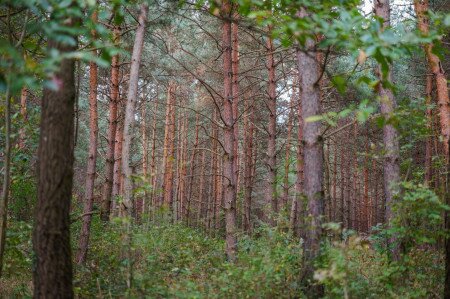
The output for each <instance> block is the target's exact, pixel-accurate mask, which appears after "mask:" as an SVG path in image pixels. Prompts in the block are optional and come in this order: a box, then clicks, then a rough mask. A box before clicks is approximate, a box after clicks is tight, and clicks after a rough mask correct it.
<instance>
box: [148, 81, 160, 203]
mask: <svg viewBox="0 0 450 299" xmlns="http://www.w3.org/2000/svg"><path fill="white" fill-rule="evenodd" d="M158 100H159V86H158V85H157V86H156V98H155V109H154V112H153V122H152V157H151V162H150V177H151V186H152V192H151V198H150V202H151V203H152V205H153V207H154V208H155V207H156V206H157V203H156V200H155V192H156V116H157V112H158Z"/></svg>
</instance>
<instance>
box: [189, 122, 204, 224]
mask: <svg viewBox="0 0 450 299" xmlns="http://www.w3.org/2000/svg"><path fill="white" fill-rule="evenodd" d="M199 127H200V126H199V114H196V117H195V141H194V146H193V148H192V155H191V161H190V162H189V177H188V180H189V181H188V184H187V188H188V190H187V199H186V201H187V202H186V203H187V208H186V223H188V224H189V214H190V209H191V198H192V190H193V188H194V175H195V161H196V160H195V158H196V157H197V147H198V132H199ZM186 139H187V138H186ZM200 175H201V176H202V177H203V172H201V173H200ZM201 188H203V186H201ZM201 188H200V190H201ZM200 192H201V191H200ZM198 203H199V204H198V207H199V208H198V210H200V207H201V201H200V200H199V201H198Z"/></svg>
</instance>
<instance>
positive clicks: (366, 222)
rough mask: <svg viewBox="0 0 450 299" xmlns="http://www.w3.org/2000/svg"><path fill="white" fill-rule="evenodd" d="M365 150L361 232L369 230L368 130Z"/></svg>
mask: <svg viewBox="0 0 450 299" xmlns="http://www.w3.org/2000/svg"><path fill="white" fill-rule="evenodd" d="M366 134H367V136H366V148H365V152H366V153H365V157H364V170H363V173H364V202H363V206H362V211H363V212H362V219H361V220H362V226H361V230H362V231H363V232H368V230H369V228H370V218H371V217H370V215H369V213H370V212H369V211H370V209H369V207H370V199H369V188H370V186H369V142H370V139H369V129H367V131H366Z"/></svg>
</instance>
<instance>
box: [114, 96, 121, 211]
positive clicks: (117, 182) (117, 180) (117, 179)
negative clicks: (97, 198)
mask: <svg viewBox="0 0 450 299" xmlns="http://www.w3.org/2000/svg"><path fill="white" fill-rule="evenodd" d="M120 106H121V107H120V110H121V113H120V116H118V120H117V130H116V137H115V143H116V146H115V149H114V177H113V190H112V199H114V201H113V207H112V212H113V215H114V216H117V207H116V203H117V197H118V196H120V195H121V194H122V144H123V142H122V141H123V105H120Z"/></svg>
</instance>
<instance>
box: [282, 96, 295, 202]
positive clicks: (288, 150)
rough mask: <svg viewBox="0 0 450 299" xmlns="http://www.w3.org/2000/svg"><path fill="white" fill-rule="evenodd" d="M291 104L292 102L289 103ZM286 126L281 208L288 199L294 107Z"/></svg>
mask: <svg viewBox="0 0 450 299" xmlns="http://www.w3.org/2000/svg"><path fill="white" fill-rule="evenodd" d="M291 105H292V103H291ZM288 118H289V119H288V127H287V137H286V149H285V150H286V152H285V156H284V178H283V208H286V207H287V203H288V199H289V189H290V186H289V170H290V166H291V163H290V156H291V135H292V127H293V122H294V121H293V118H294V109H293V108H292V107H291V109H290V111H289V116H288Z"/></svg>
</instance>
